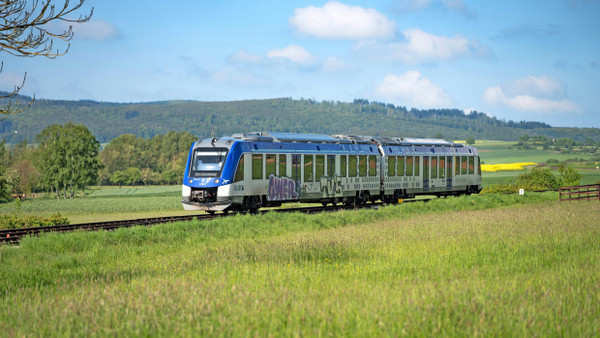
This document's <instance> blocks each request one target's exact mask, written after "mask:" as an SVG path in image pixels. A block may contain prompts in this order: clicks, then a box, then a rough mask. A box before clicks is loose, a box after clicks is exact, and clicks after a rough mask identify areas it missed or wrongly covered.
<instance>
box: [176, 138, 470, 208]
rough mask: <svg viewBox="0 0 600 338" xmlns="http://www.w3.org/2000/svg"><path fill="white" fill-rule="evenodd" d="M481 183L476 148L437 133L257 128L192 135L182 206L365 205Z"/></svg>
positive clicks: (464, 189) (455, 192)
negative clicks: (202, 136)
mask: <svg viewBox="0 0 600 338" xmlns="http://www.w3.org/2000/svg"><path fill="white" fill-rule="evenodd" d="M479 191H481V169H480V164H479V156H478V152H477V149H475V148H474V147H470V146H465V145H462V144H458V143H453V142H447V141H444V140H438V139H414V138H381V137H365V136H352V135H335V136H328V135H315V134H291V133H267V132H257V133H248V134H234V135H232V136H231V137H222V138H213V139H205V140H202V141H198V142H195V143H194V144H193V145H192V147H191V150H190V154H189V157H188V161H187V166H186V169H185V174H184V179H183V188H182V200H181V203H182V204H183V207H184V209H185V210H205V211H207V212H209V213H214V212H216V211H223V212H228V211H251V212H256V211H257V210H258V209H259V208H260V207H269V206H279V205H281V204H282V203H284V202H298V201H302V202H319V203H322V204H323V205H326V204H328V203H331V204H333V205H336V204H338V203H345V204H349V205H355V206H356V205H361V204H364V203H366V202H367V201H372V202H374V201H377V200H381V201H384V202H387V203H396V202H398V201H399V200H400V199H403V198H412V197H414V196H416V195H437V196H447V195H460V194H471V193H478V192H479Z"/></svg>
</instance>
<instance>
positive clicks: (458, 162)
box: [454, 156, 460, 175]
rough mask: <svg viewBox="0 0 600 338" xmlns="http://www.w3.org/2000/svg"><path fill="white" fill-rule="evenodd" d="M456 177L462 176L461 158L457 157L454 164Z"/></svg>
mask: <svg viewBox="0 0 600 338" xmlns="http://www.w3.org/2000/svg"><path fill="white" fill-rule="evenodd" d="M454 175H460V156H456V161H455V164H454Z"/></svg>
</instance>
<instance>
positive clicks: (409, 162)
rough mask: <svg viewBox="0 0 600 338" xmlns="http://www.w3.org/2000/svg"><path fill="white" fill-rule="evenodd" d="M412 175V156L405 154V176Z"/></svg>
mask: <svg viewBox="0 0 600 338" xmlns="http://www.w3.org/2000/svg"><path fill="white" fill-rule="evenodd" d="M412 175H413V157H412V156H406V176H412Z"/></svg>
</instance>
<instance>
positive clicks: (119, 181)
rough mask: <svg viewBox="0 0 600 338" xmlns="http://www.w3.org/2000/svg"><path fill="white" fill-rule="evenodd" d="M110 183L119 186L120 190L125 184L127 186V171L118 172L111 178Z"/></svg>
mask: <svg viewBox="0 0 600 338" xmlns="http://www.w3.org/2000/svg"><path fill="white" fill-rule="evenodd" d="M110 181H111V182H112V183H113V184H116V185H118V186H119V188H121V186H122V185H123V184H127V181H128V177H127V173H126V172H125V170H117V171H115V172H114V173H113V174H112V176H111V177H110Z"/></svg>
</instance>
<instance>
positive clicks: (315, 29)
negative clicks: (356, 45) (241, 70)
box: [289, 1, 396, 40]
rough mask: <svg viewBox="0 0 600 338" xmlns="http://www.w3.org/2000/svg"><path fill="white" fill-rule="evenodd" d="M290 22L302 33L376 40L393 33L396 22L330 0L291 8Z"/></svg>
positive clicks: (367, 9) (359, 8)
mask: <svg viewBox="0 0 600 338" xmlns="http://www.w3.org/2000/svg"><path fill="white" fill-rule="evenodd" d="M289 24H290V26H291V27H292V29H294V30H295V31H296V32H298V33H299V34H301V35H306V36H312V37H317V38H321V39H351V40H362V39H377V38H389V37H393V36H394V32H395V29H396V23H395V22H394V21H393V20H390V19H388V18H387V17H386V16H385V15H383V14H381V13H379V12H378V11H376V10H375V9H372V8H363V7H360V6H351V5H346V4H343V3H340V2H338V1H329V2H328V3H326V4H325V5H323V7H315V6H308V7H304V8H297V9H296V10H294V16H292V17H291V18H290V20H289Z"/></svg>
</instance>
